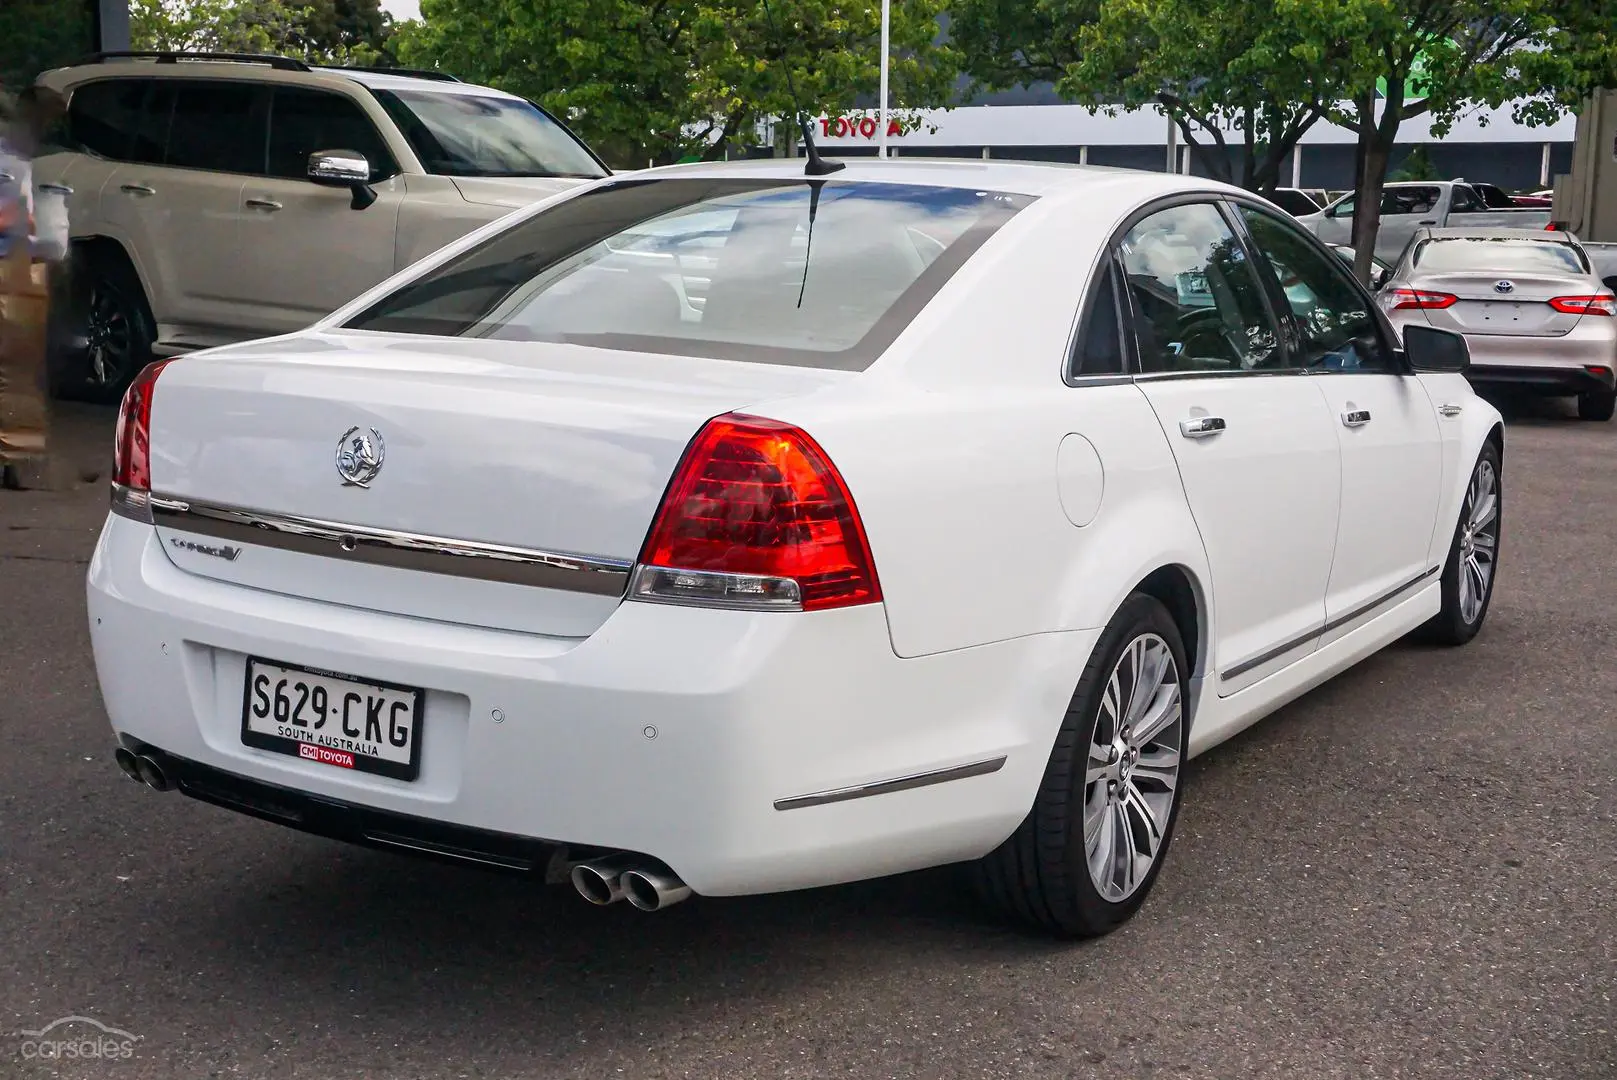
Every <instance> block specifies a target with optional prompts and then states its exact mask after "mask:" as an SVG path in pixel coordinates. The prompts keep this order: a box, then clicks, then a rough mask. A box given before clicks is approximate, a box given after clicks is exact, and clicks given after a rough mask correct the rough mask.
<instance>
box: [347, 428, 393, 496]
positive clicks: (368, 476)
mask: <svg viewBox="0 0 1617 1080" xmlns="http://www.w3.org/2000/svg"><path fill="white" fill-rule="evenodd" d="M386 456H387V447H386V446H385V445H384V444H383V443H382V433H381V432H380V431H377V430H376V429H375V428H371V429H370V430H368V431H366V430H364V429H362V428H359V427H357V426H356V427H351V428H349V429H348V430H347V431H345V432H343V437H342V438H341V439H339V440H337V475H338V476H341V477H342V482H343V486H344V487H370V485H371V481H372V480H375V479H376V474H377V473H379V472H381V471H382V459H383V458H384V457H386Z"/></svg>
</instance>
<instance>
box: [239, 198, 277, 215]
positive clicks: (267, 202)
mask: <svg viewBox="0 0 1617 1080" xmlns="http://www.w3.org/2000/svg"><path fill="white" fill-rule="evenodd" d="M247 205H248V206H251V207H252V208H253V209H254V210H269V211H271V212H274V211H276V210H279V209H280V208H281V204H280V203H278V202H276V201H275V200H274V199H248V200H247Z"/></svg>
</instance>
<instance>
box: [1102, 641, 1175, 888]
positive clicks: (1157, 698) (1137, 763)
mask: <svg viewBox="0 0 1617 1080" xmlns="http://www.w3.org/2000/svg"><path fill="white" fill-rule="evenodd" d="M1184 750H1185V724H1184V703H1183V702H1182V701H1181V700H1180V693H1179V666H1178V665H1177V664H1176V663H1175V662H1174V658H1173V651H1172V650H1171V649H1169V648H1168V643H1167V642H1166V641H1164V640H1162V638H1160V637H1158V636H1157V635H1156V634H1141V635H1140V636H1139V637H1137V638H1135V639H1134V640H1133V641H1131V642H1129V644H1128V647H1127V648H1125V649H1124V650H1123V655H1122V656H1121V657H1119V658H1118V661H1117V665H1116V666H1115V667H1113V668H1112V674H1111V677H1110V678H1109V679H1108V680H1107V682H1106V692H1105V694H1104V695H1103V696H1102V698H1101V703H1100V709H1099V711H1098V712H1097V714H1096V716H1095V727H1094V731H1093V733H1092V735H1091V736H1090V740H1089V760H1088V763H1087V765H1086V767H1085V770H1084V789H1083V790H1084V857H1085V860H1086V861H1087V862H1088V864H1089V878H1090V880H1091V881H1092V882H1094V885H1095V889H1096V891H1097V892H1099V893H1100V895H1101V898H1102V899H1104V900H1107V901H1109V902H1111V903H1120V902H1121V901H1124V900H1127V899H1128V898H1129V897H1130V896H1132V895H1133V894H1134V892H1135V891H1136V890H1137V889H1138V888H1139V887H1140V885H1141V883H1142V882H1144V880H1145V878H1146V875H1147V874H1148V873H1149V871H1150V869H1151V866H1152V864H1153V863H1154V862H1156V859H1157V856H1158V855H1159V854H1160V853H1161V851H1162V842H1163V837H1164V835H1165V833H1166V830H1167V828H1168V822H1169V819H1170V817H1171V815H1172V812H1173V802H1174V799H1175V798H1176V797H1177V794H1178V788H1179V766H1180V762H1181V761H1182V760H1183V757H1184Z"/></svg>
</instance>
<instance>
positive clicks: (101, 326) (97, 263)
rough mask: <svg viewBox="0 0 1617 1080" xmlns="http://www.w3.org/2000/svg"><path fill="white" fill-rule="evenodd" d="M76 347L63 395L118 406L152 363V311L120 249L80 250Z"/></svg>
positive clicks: (67, 363)
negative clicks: (141, 373) (115, 403)
mask: <svg viewBox="0 0 1617 1080" xmlns="http://www.w3.org/2000/svg"><path fill="white" fill-rule="evenodd" d="M72 303H73V320H72V321H73V327H74V330H73V332H72V334H71V346H70V347H69V349H68V351H67V354H66V355H65V356H64V357H63V360H62V369H61V374H60V377H59V378H58V380H57V382H58V387H59V390H60V393H61V394H62V396H63V397H69V398H77V399H79V400H82V401H95V402H102V403H111V402H116V401H117V400H118V399H119V398H121V397H122V396H123V392H124V390H125V388H127V387H128V386H129V384H130V383H131V382H132V381H134V378H135V376H136V375H138V374H140V372H141V369H143V368H144V367H145V366H146V365H147V364H149V363H151V362H152V343H153V341H154V340H155V339H156V328H155V326H154V325H153V322H152V317H151V309H150V308H149V307H148V306H147V303H146V293H145V290H144V289H142V288H141V285H140V278H139V276H137V275H136V273H135V269H134V267H132V266H131V265H130V264H129V259H128V257H127V256H125V255H124V253H123V252H122V251H120V250H117V249H109V248H106V247H101V246H97V247H90V248H84V249H81V251H80V253H79V256H78V258H77V260H76V263H75V266H74V268H73V289H72Z"/></svg>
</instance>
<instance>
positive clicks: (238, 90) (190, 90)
mask: <svg viewBox="0 0 1617 1080" xmlns="http://www.w3.org/2000/svg"><path fill="white" fill-rule="evenodd" d="M257 94H258V90H257V88H256V87H253V86H250V85H248V84H246V83H226V82H216V81H214V80H211V79H210V80H209V81H208V82H206V83H201V82H191V83H184V84H181V85H180V86H179V87H178V90H177V93H176V98H175V102H174V118H173V122H172V123H171V124H170V126H169V136H168V157H167V158H166V159H165V160H166V161H167V163H168V164H170V165H178V166H181V167H184V168H188V169H212V170H214V171H216V172H232V173H261V172H263V171H264V124H263V117H262V114H261V113H258V112H257V111H256V110H254V108H253V102H254V98H255V97H256V96H257Z"/></svg>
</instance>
